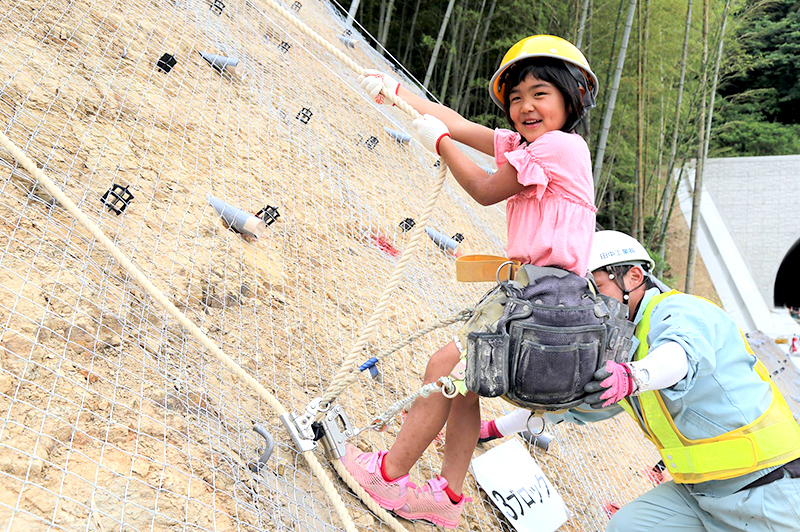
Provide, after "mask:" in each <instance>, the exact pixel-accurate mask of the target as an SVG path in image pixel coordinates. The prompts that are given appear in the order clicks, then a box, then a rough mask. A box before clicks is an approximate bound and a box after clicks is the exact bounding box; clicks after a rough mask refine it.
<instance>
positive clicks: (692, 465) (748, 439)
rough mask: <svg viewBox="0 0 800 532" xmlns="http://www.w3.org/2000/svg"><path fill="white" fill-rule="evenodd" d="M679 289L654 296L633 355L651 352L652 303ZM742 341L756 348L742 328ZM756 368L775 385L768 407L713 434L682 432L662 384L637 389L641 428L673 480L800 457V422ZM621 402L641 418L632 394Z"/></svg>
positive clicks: (723, 475) (737, 472)
mask: <svg viewBox="0 0 800 532" xmlns="http://www.w3.org/2000/svg"><path fill="white" fill-rule="evenodd" d="M679 293H680V292H678V291H676V290H673V291H671V292H668V293H665V294H658V295H656V296H654V297H653V298H651V299H650V301H649V303H648V304H647V307H645V310H644V313H643V315H642V319H641V321H640V322H639V324H638V325H637V326H636V337H637V338H638V339H639V347H638V349H637V351H636V354H635V356H634V359H635V360H640V359H642V358H644V357H645V356H647V354H648V351H649V346H648V344H647V333H648V331H649V330H650V315H651V314H652V313H653V309H654V308H655V306H656V305H658V303H659V302H661V301H663V300H664V299H666V298H668V297H670V296H672V295H675V294H679ZM740 332H741V331H740ZM742 341H743V342H744V344H745V348H746V349H747V352H748V353H750V354H753V350H752V349H751V348H750V345H749V344H748V343H747V339H746V338H745V336H744V334H742ZM755 370H756V372H757V373H758V375H759V376H760V377H761V379H762V380H763V381H764V382H767V383H769V385H770V388H771V389H772V403H771V404H770V406H769V408H768V409H767V411H766V412H764V413H763V414H762V415H761V416H759V417H758V418H757V419H755V420H754V421H753V422H752V423H750V424H748V425H745V426H744V427H740V428H738V429H735V430H732V431H730V432H726V433H725V434H721V435H719V436H716V437H713V438H704V439H699V440H690V439H688V438H686V437H684V436H683V435H682V434H681V433H680V432H679V431H678V429H677V428H676V426H675V422H674V421H673V419H672V416H670V413H669V411H668V410H667V407H666V405H665V404H664V400H663V398H662V397H661V393H660V392H659V391H658V390H652V391H647V392H644V393H642V394H640V395H639V404H640V407H641V415H642V420H643V423H640V424H641V427H642V430H644V432H645V435H646V436H647V438H648V439H650V440H651V441H652V442H653V443H654V444H655V445H656V447H658V450H659V452H660V453H661V457H662V458H663V460H664V465H665V466H666V468H667V470H668V471H669V472H670V474H671V475H672V478H673V479H674V480H675V482H678V483H689V484H696V483H699V482H705V481H708V480H723V479H728V478H733V477H738V476H741V475H745V474H747V473H751V472H753V471H758V470H759V469H765V468H767V467H772V466H779V465H782V464H785V463H786V462H789V461H791V460H794V459H795V458H800V426H798V424H797V422H796V421H795V420H794V418H793V417H792V412H791V410H790V409H789V406H788V405H787V404H786V400H785V399H784V398H783V395H781V393H780V391H779V390H778V388H777V387H776V386H775V383H773V382H772V379H770V377H769V373H768V371H767V369H766V368H765V367H764V364H762V363H761V361H760V360H759V361H757V362H756V365H755ZM620 406H622V407H623V408H625V410H626V411H627V412H628V413H629V414H631V415H632V416H633V417H634V419H637V421H638V418H637V416H636V415H635V414H634V413H633V410H632V407H631V403H630V400H629V399H625V400H623V401H622V402H620Z"/></svg>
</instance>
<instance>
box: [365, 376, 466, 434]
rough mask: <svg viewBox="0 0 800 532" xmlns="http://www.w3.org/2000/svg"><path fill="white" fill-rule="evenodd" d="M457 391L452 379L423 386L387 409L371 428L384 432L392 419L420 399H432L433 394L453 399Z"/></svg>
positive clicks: (444, 379) (444, 378) (442, 379)
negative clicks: (440, 394) (440, 393)
mask: <svg viewBox="0 0 800 532" xmlns="http://www.w3.org/2000/svg"><path fill="white" fill-rule="evenodd" d="M455 391H456V389H455V385H454V384H453V381H452V379H451V378H450V377H441V378H440V379H439V380H437V381H435V382H430V383H428V384H426V385H424V386H422V387H421V388H420V389H419V390H417V391H416V392H414V393H412V394H411V395H409V396H408V397H404V398H403V399H400V400H399V401H397V402H395V403H394V404H392V405H391V406H390V407H389V408H387V409H386V412H384V413H383V414H381V415H379V416H378V417H376V418H375V420H374V421H373V422H372V425H370V427H371V428H373V429H375V430H378V431H382V430H383V429H384V428H385V427H386V426H387V425H388V424H389V423H391V421H392V419H394V417H395V416H396V415H397V414H399V413H400V412H402V411H403V410H405V409H407V408H408V407H410V406H411V405H413V404H414V401H416V400H417V399H419V398H420V397H423V398H424V397H430V396H431V394H433V393H437V392H442V393H444V394H445V396H446V397H452V396H453V394H454V393H455Z"/></svg>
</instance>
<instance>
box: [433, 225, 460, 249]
mask: <svg viewBox="0 0 800 532" xmlns="http://www.w3.org/2000/svg"><path fill="white" fill-rule="evenodd" d="M425 232H426V233H428V236H429V237H431V240H433V243H434V244H436V245H437V246H439V247H440V248H441V249H442V250H443V251H451V252H452V251H454V250H455V249H456V248H457V247H458V242H456V241H455V240H453V239H452V238H450V237H449V236H447V235H443V234H442V233H440V232H439V231H437V230H436V229H431V228H430V227H426V228H425Z"/></svg>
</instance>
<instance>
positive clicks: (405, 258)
mask: <svg viewBox="0 0 800 532" xmlns="http://www.w3.org/2000/svg"><path fill="white" fill-rule="evenodd" d="M264 1H265V2H266V3H267V4H269V5H270V6H272V8H273V9H275V10H276V11H278V13H280V14H281V15H282V16H283V17H284V18H285V19H286V20H287V21H288V22H289V23H290V24H292V25H293V26H295V27H296V28H298V29H299V30H300V31H302V32H303V33H305V34H306V35H307V36H308V37H310V38H311V39H313V40H314V42H316V43H317V44H319V45H320V46H322V47H323V48H324V49H325V50H327V51H328V52H330V53H331V54H332V55H333V56H334V57H336V58H337V59H339V60H340V61H342V62H343V63H344V64H346V65H347V66H349V67H350V68H351V69H352V70H354V71H355V72H356V73H358V74H359V75H364V69H363V68H361V66H360V65H359V64H358V63H356V62H355V61H353V60H352V59H350V58H349V57H347V56H346V55H344V54H343V53H342V52H341V51H339V50H338V49H337V48H336V47H334V46H333V45H332V44H330V43H329V42H328V41H326V40H325V39H323V38H322V37H321V36H320V35H318V34H317V33H316V32H314V30H312V29H311V28H309V27H308V26H307V25H306V24H305V23H304V22H303V21H301V20H300V19H299V18H297V17H295V16H294V15H292V14H291V13H290V12H289V10H287V9H286V8H284V7H283V6H281V5H280V4H279V3H278V2H276V1H275V0H264ZM248 5H250V6H252V7H255V6H253V5H252V3H250V2H248ZM256 9H257V8H256ZM381 94H383V95H384V96H385V97H386V98H388V99H389V101H390V102H392V103H393V104H395V105H396V106H397V107H399V108H400V109H401V110H403V111H405V112H406V113H408V114H409V115H411V116H412V117H413V118H422V115H421V114H419V113H418V112H417V110H416V109H414V108H413V107H411V106H410V105H409V104H408V103H407V102H406V101H405V100H403V99H402V98H400V97H399V96H397V95H396V94H393V93H391V92H389V91H387V90H386V87H384V88H383V89H381ZM446 177H447V165H446V164H445V163H444V161H443V160H440V161H439V172H438V174H437V176H436V180H435V181H434V183H433V186H432V187H431V191H430V195H429V196H428V201H427V202H426V203H425V208H424V209H423V211H422V214H420V215H419V217H418V221H417V225H416V226H415V227H414V229H413V230H412V231H411V235H410V237H409V243H408V246H406V249H405V250H403V255H402V256H401V257H400V261H399V262H398V263H397V266H395V269H394V272H392V276H391V277H390V278H389V281H388V283H387V284H386V288H385V289H384V291H383V294H381V297H380V299H379V300H378V304H377V305H376V306H375V310H373V311H372V316H370V319H369V321H367V324H366V326H365V327H364V329H363V330H362V331H361V335H360V336H359V338H358V341H356V343H355V344H354V345H353V347H352V349H351V350H350V353H349V354H348V355H347V356H346V357H345V358H344V360H343V361H342V367H341V368H340V369H339V371H338V372H337V373H336V375H334V377H333V380H332V384H331V386H330V387H329V388H328V390H327V391H326V392H325V394H324V395H323V397H322V402H321V403H320V405H321V406H322V407H323V408H325V407H326V406H329V405H330V403H331V401H333V400H334V399H336V398H337V397H338V396H339V395H341V393H342V392H343V391H344V390H345V389H347V387H348V386H349V385H350V384H352V382H354V381H355V380H356V379H355V378H351V379H348V376H349V375H351V374H356V375H355V376H356V377H357V374H358V371H359V370H358V366H359V364H358V361H359V360H360V358H361V357H362V356H363V355H362V353H363V351H364V348H365V347H366V346H367V343H369V339H370V338H371V337H372V334H373V333H374V332H375V331H376V330H377V328H378V324H379V323H380V321H381V319H383V315H384V314H385V311H386V308H387V307H388V306H389V301H390V298H391V296H392V292H394V289H395V288H397V286H398V285H399V284H400V281H401V280H402V278H403V275H404V274H405V271H406V267H407V266H408V263H409V262H411V259H412V258H413V257H414V254H415V253H416V252H417V248H418V247H419V242H420V240H421V238H422V233H423V232H424V230H425V227H426V226H427V225H428V220H429V219H430V217H431V213H432V212H433V208H434V207H435V206H436V201H437V200H438V198H439V193H440V192H441V190H442V186H443V185H444V180H445V178H446ZM323 415H324V413H323V412H320V413H319V415H318V419H321V418H322V416H323Z"/></svg>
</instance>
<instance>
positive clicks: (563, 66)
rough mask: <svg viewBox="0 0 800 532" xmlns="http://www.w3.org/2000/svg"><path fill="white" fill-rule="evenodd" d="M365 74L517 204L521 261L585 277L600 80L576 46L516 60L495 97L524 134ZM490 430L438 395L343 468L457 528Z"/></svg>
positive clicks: (463, 175) (472, 406) (464, 179)
mask: <svg viewBox="0 0 800 532" xmlns="http://www.w3.org/2000/svg"><path fill="white" fill-rule="evenodd" d="M366 74H367V75H366V76H364V77H363V78H362V80H361V85H362V87H364V89H366V90H367V92H368V93H369V94H370V96H371V97H373V98H375V100H376V101H377V102H378V103H383V98H384V97H383V95H382V94H380V91H381V90H382V89H383V90H385V91H390V92H392V93H394V94H397V95H398V96H400V97H401V98H403V99H404V100H405V101H407V102H408V103H409V104H410V105H412V106H413V107H414V108H415V109H416V110H417V111H419V112H420V113H421V114H424V118H422V119H418V120H415V121H414V127H415V129H416V132H417V136H418V139H419V140H420V142H421V143H422V144H423V146H425V147H426V148H427V149H429V150H430V151H432V152H434V153H436V154H438V155H440V156H441V157H442V158H443V159H444V161H445V162H446V163H447V165H448V167H449V168H450V171H451V172H452V174H453V176H454V177H455V178H456V180H457V181H458V183H459V184H460V185H461V186H462V187H463V188H464V189H465V190H466V191H467V193H469V194H470V196H472V197H473V198H474V199H475V200H476V201H477V202H478V203H480V204H482V205H493V204H495V203H498V202H500V201H503V200H507V204H506V215H507V227H508V246H507V249H506V252H507V256H508V257H509V258H510V259H514V260H518V261H520V262H521V263H523V264H533V265H537V266H555V267H558V268H561V269H564V270H568V271H570V272H573V273H575V274H577V275H579V276H581V277H583V276H585V275H586V273H587V271H586V270H587V266H588V261H589V253H590V249H591V244H592V236H593V234H594V230H595V212H596V208H595V206H594V187H593V180H592V170H591V160H590V156H589V149H588V146H587V145H586V142H585V141H584V139H583V138H582V137H581V136H580V135H578V134H577V133H576V132H575V131H576V128H578V127H579V126H580V125H581V121H582V120H584V118H585V116H586V112H587V111H588V110H589V109H590V108H591V107H594V97H595V96H596V94H597V78H596V76H595V75H594V74H593V73H592V71H591V69H590V68H589V65H588V63H587V62H586V59H585V58H584V57H583V54H581V52H580V51H579V50H578V49H577V48H575V47H574V46H573V45H572V44H570V43H569V42H567V41H565V40H563V39H560V38H558V37H553V36H550V35H536V36H533V37H528V38H527V39H523V40H522V41H520V42H519V43H517V44H516V45H514V46H513V47H512V48H511V49H510V50H509V51H508V53H507V54H506V56H505V57H504V58H503V61H502V63H501V65H500V68H499V69H498V70H497V72H496V73H495V75H494V77H493V78H492V81H491V84H490V94H491V97H492V99H493V100H494V102H495V103H496V104H497V105H498V106H499V107H500V108H501V109H503V111H504V112H505V114H506V117H507V119H508V122H509V124H510V125H511V127H512V128H513V131H512V130H507V129H497V130H494V131H493V130H491V129H489V128H486V127H484V126H482V125H480V124H476V123H474V122H470V121H468V120H466V119H464V118H463V117H462V116H461V115H459V114H458V113H456V112H455V111H453V110H452V109H449V108H447V107H445V106H442V105H439V104H436V103H433V102H430V101H428V100H426V99H424V98H421V97H419V96H416V95H415V94H413V93H412V92H410V91H408V90H406V89H404V88H401V87H400V85H399V83H398V82H397V81H396V80H394V79H393V78H391V77H390V76H388V75H386V74H382V73H380V72H377V71H367V72H366ZM453 139H455V140H458V141H459V142H462V143H464V144H467V145H469V146H471V147H473V148H475V149H477V150H480V151H482V152H484V153H487V154H489V155H494V157H495V161H496V162H497V167H498V169H497V171H496V172H495V173H493V174H491V175H489V174H488V173H487V172H486V171H484V170H483V169H481V168H480V167H479V166H478V165H477V164H475V163H474V162H473V161H472V160H470V159H469V158H468V157H467V156H466V155H465V154H463V153H462V152H461V151H459V149H458V147H457V146H456V144H455V142H453ZM459 343H460V342H458V341H457V340H455V341H453V342H450V343H449V344H447V345H446V346H445V347H443V348H441V349H440V350H439V351H437V352H436V353H435V354H434V355H433V356H432V357H431V359H430V361H429V362H428V366H427V368H426V372H425V378H424V381H425V383H426V384H427V383H430V382H435V381H437V380H438V379H439V378H440V377H442V376H445V375H448V374H450V373H451V371H453V369H454V367H456V364H458V363H459V360H460V359H461V357H462V354H461V346H460V345H459ZM445 423H446V424H447V434H448V436H450V435H452V434H454V435H455V437H448V438H447V439H446V443H445V450H444V462H443V465H442V470H441V475H440V476H437V478H435V479H431V480H429V481H428V482H427V483H426V484H425V485H424V486H421V487H417V486H416V485H415V484H413V483H411V482H410V479H409V475H408V473H409V471H410V469H411V467H412V466H413V465H414V464H415V463H416V462H417V460H418V459H419V458H420V456H422V453H423V452H424V451H425V449H426V448H427V447H428V445H429V444H430V443H431V442H432V441H433V439H434V438H435V437H436V435H437V434H438V433H439V431H440V430H441V429H442V427H443V426H444V425H445ZM479 431H480V405H479V398H478V395H476V394H475V393H473V392H466V393H463V394H457V395H456V396H455V397H454V398H452V399H451V398H447V397H445V396H444V395H439V394H433V395H431V396H430V397H427V398H424V399H423V398H420V399H417V401H416V402H415V403H414V405H413V407H412V409H411V411H410V412H409V415H408V417H407V418H406V420H405V422H404V424H403V427H402V430H401V431H400V433H399V434H398V437H397V440H396V441H395V443H394V445H392V448H391V449H390V450H389V451H380V452H373V453H362V452H361V451H359V450H358V449H357V448H356V447H354V446H352V445H350V444H347V452H346V454H345V456H344V457H342V461H343V463H344V465H345V467H346V468H347V470H348V471H349V472H350V473H351V474H352V475H353V477H354V478H355V479H356V481H357V482H358V483H359V484H360V485H361V486H362V487H363V488H364V489H365V490H366V491H367V492H368V493H369V494H370V495H371V496H372V497H373V498H374V499H375V500H376V501H377V502H378V503H379V504H380V505H381V506H382V507H384V508H386V509H388V510H393V511H394V512H395V513H396V514H397V515H399V516H400V517H403V518H406V519H410V520H416V519H422V520H426V521H429V522H432V523H434V524H437V525H439V526H443V527H446V528H455V527H456V526H457V525H458V519H459V517H460V515H461V512H462V510H463V507H464V503H465V502H466V501H467V498H465V497H464V496H463V494H462V487H463V482H464V478H465V476H466V472H467V468H468V465H469V461H470V459H471V457H472V450H473V449H474V447H475V444H476V442H477V440H478V435H479Z"/></svg>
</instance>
